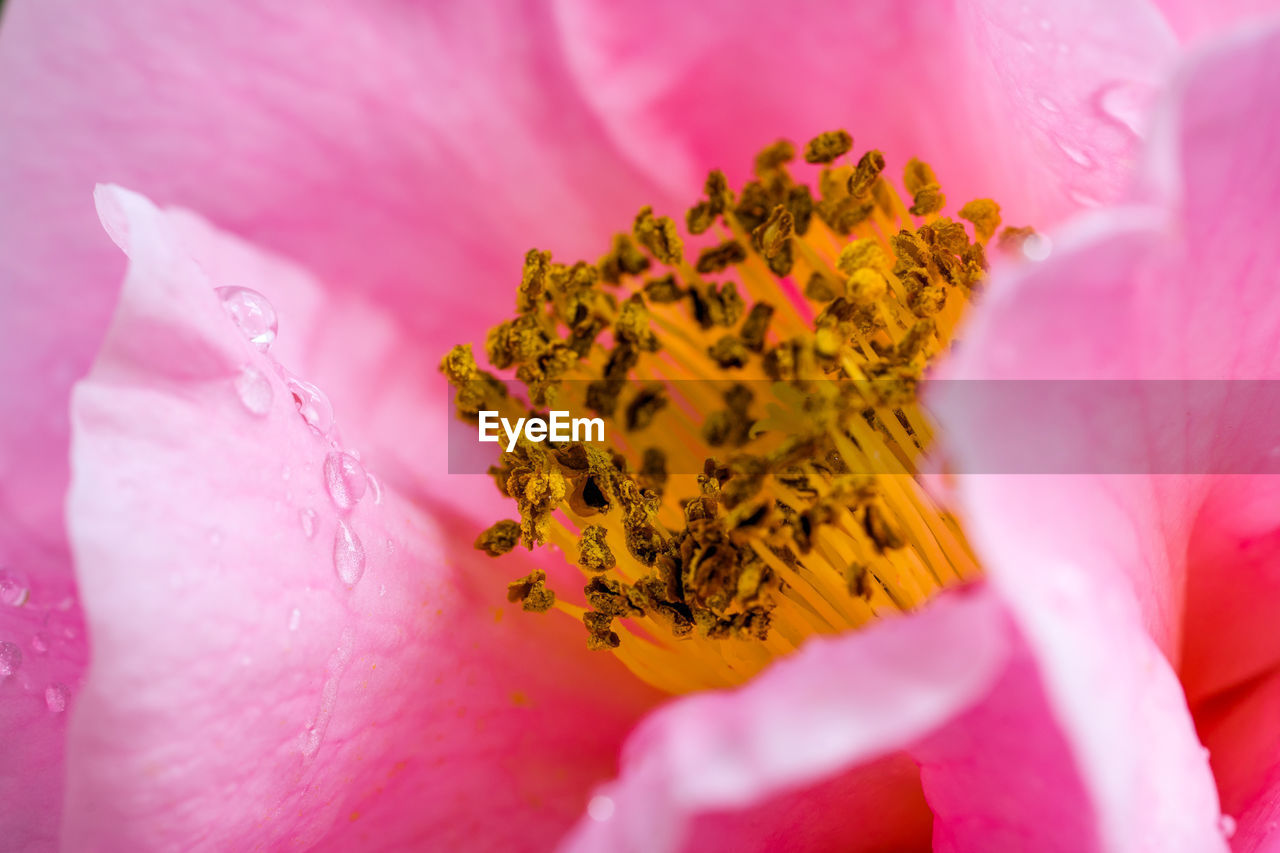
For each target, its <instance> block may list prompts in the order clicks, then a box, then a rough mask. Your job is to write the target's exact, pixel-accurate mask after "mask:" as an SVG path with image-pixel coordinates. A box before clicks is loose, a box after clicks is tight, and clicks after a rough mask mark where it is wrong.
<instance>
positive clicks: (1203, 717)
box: [1196, 671, 1280, 851]
mask: <svg viewBox="0 0 1280 853" xmlns="http://www.w3.org/2000/svg"><path fill="white" fill-rule="evenodd" d="M1196 719H1197V723H1198V725H1199V727H1200V731H1201V733H1202V734H1203V735H1204V741H1205V745H1206V746H1207V747H1208V749H1209V754H1210V760H1211V761H1212V763H1213V772H1214V776H1215V777H1216V778H1217V780H1218V789H1219V790H1220V791H1221V792H1222V810H1223V812H1224V813H1225V814H1228V815H1232V820H1233V821H1234V822H1235V824H1236V826H1237V827H1238V830H1239V831H1238V832H1237V833H1236V835H1235V837H1233V838H1232V839H1231V840H1232V847H1233V848H1234V849H1235V850H1237V851H1254V850H1274V849H1276V847H1277V845H1278V844H1280V833H1278V832H1277V831H1276V828H1277V825H1278V822H1280V761H1277V758H1276V757H1277V756H1278V755H1280V678H1277V674H1276V672H1274V671H1273V672H1271V673H1268V674H1267V675H1265V676H1263V677H1261V678H1258V679H1255V680H1254V681H1252V682H1249V683H1245V684H1242V685H1239V686H1238V687H1236V688H1235V689H1234V690H1231V691H1228V692H1226V693H1223V694H1220V695H1219V696H1217V697H1215V698H1213V699H1210V700H1208V701H1206V702H1204V703H1202V704H1201V705H1200V706H1199V707H1198V708H1197V714H1196Z"/></svg>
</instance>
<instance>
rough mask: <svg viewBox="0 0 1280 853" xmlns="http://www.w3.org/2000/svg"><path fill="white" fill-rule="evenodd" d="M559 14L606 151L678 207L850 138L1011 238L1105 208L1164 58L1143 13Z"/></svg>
mask: <svg viewBox="0 0 1280 853" xmlns="http://www.w3.org/2000/svg"><path fill="white" fill-rule="evenodd" d="M558 9H559V18H560V22H561V26H562V27H563V30H564V32H565V39H564V40H565V45H566V49H567V51H568V55H569V57H570V60H571V63H572V67H573V68H574V69H575V70H576V72H577V74H578V78H579V80H580V81H581V85H582V87H583V90H584V91H585V92H586V93H587V94H588V96H589V97H591V98H592V100H593V103H594V104H595V105H596V108H597V110H598V111H599V113H600V115H601V116H602V117H603V118H604V120H605V122H606V125H607V127H608V128H609V130H610V131H611V133H612V134H613V136H614V139H615V140H616V142H617V144H618V145H619V147H621V148H622V149H623V150H625V151H627V152H628V153H630V155H631V156H632V158H633V160H634V161H635V162H636V164H637V165H638V166H639V167H641V168H645V169H647V170H649V172H650V174H652V175H653V176H654V177H655V180H659V181H662V182H663V183H664V185H665V186H668V187H670V188H672V189H673V191H675V192H678V193H680V194H682V195H687V194H688V193H689V192H690V191H693V190H695V189H696V187H697V186H698V182H700V181H701V179H702V177H703V173H704V172H705V170H706V169H707V168H708V167H709V166H718V167H722V168H724V169H726V170H728V171H729V172H730V174H731V175H732V176H737V177H739V178H741V177H743V176H744V175H745V173H746V168H747V166H749V164H750V162H751V158H752V155H753V154H754V153H755V151H756V150H757V149H759V147H761V146H762V145H764V144H766V143H768V142H771V141H773V140H774V139H776V138H778V137H779V136H788V137H791V138H794V139H798V140H801V141H803V140H805V139H807V138H808V137H810V136H812V135H814V134H816V133H818V132H820V131H824V130H830V129H831V128H833V127H839V126H845V127H848V128H849V130H850V131H852V133H853V134H854V137H855V139H856V140H857V142H858V145H859V146H865V147H868V148H871V147H875V148H882V149H884V150H885V151H886V152H887V153H888V154H889V155H890V157H891V159H892V160H893V161H894V162H895V163H896V164H897V165H896V167H895V168H899V169H900V168H901V166H902V165H903V164H905V161H906V159H907V158H908V157H911V156H920V157H923V158H926V159H928V160H929V161H930V162H931V163H932V164H933V165H934V167H935V168H936V170H937V173H938V175H939V177H940V179H941V181H942V183H943V187H944V189H946V190H947V193H948V196H949V197H950V198H951V199H952V200H953V201H956V202H963V201H965V200H968V199H969V198H974V197H980V196H994V197H996V198H998V199H999V201H1000V203H1001V204H1002V205H1003V206H1004V207H1005V211H1006V214H1007V218H1010V219H1011V221H1013V222H1019V223H1020V222H1026V221H1029V220H1030V221H1034V222H1035V223H1037V224H1047V223H1049V222H1051V221H1053V220H1055V219H1057V218H1059V217H1060V216H1062V215H1063V214H1064V213H1066V212H1068V211H1070V210H1072V209H1074V208H1076V207H1078V206H1079V205H1080V204H1082V203H1090V202H1092V203H1096V202H1097V201H1099V200H1105V199H1108V198H1111V197H1114V195H1115V194H1116V193H1117V192H1118V191H1119V189H1120V188H1121V187H1122V185H1123V178H1124V175H1125V173H1126V171H1127V166H1128V159H1129V156H1130V154H1131V153H1132V150H1133V147H1134V143H1135V142H1136V136H1135V132H1134V130H1135V128H1136V127H1138V126H1140V124H1141V117H1142V113H1143V108H1144V106H1145V101H1146V99H1147V97H1148V93H1149V90H1150V87H1151V85H1152V84H1153V83H1154V82H1155V81H1157V80H1159V79H1160V75H1161V72H1162V70H1163V68H1164V67H1165V65H1166V63H1167V61H1168V60H1169V58H1170V57H1171V55H1172V51H1173V49H1174V46H1175V45H1174V41H1173V38H1172V34H1171V33H1170V32H1169V30H1168V28H1167V26H1166V25H1165V23H1164V21H1163V20H1162V19H1161V18H1160V16H1159V14H1158V13H1156V12H1155V11H1154V10H1153V8H1152V7H1151V6H1150V5H1149V4H1148V3H1146V2H1138V0H1126V2H1120V3H1115V2H1102V0H1098V2H1090V3H1087V4H1085V5H1084V6H1082V5H1081V4H1079V3H1075V4H1070V5H1067V4H1062V3H1053V2H1047V0H1038V1H1037V2H1032V3H1021V4H1010V3H1001V2H985V0H977V2H971V3H961V4H954V5H953V4H950V3H943V2H933V3H924V4H921V3H911V4H903V3H896V2H891V0H873V2H864V3H857V4H848V3H836V2H814V3H806V4H802V5H801V6H799V7H797V6H793V5H787V4H757V5H755V6H753V7H752V8H751V9H750V11H749V12H744V10H742V8H741V6H740V4H735V3H732V2H727V0H726V2H717V3H701V4H697V5H696V6H692V7H691V6H690V5H689V4H687V3H680V2H675V0H665V2H660V3H646V4H635V5H632V4H618V3H601V2H596V0H560V2H559V4H558ZM655 34H661V38H660V39H655ZM655 44H657V45H660V46H661V48H660V49H655V47H654V45H655ZM1072 196H1074V199H1073V198H1072Z"/></svg>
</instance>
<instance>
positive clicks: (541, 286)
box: [441, 131, 1032, 693]
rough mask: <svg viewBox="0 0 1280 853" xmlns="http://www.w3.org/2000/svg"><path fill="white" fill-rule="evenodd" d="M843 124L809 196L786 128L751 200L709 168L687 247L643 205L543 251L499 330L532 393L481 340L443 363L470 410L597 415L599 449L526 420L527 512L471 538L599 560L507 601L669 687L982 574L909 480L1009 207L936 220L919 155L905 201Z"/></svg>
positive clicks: (521, 491)
mask: <svg viewBox="0 0 1280 853" xmlns="http://www.w3.org/2000/svg"><path fill="white" fill-rule="evenodd" d="M852 144H853V140H852V138H851V137H850V136H849V134H848V133H846V132H844V131H835V132H831V133H824V134H822V135H820V136H818V137H817V138H815V139H813V140H812V141H810V142H809V144H808V145H807V146H806V148H805V151H804V160H805V161H806V162H807V163H809V164H812V166H810V167H800V168H801V169H811V170H814V171H816V172H817V188H818V189H817V196H816V197H815V195H814V193H813V191H812V190H811V189H810V187H809V186H808V185H806V184H805V183H802V182H798V181H797V180H796V179H795V177H794V176H793V172H794V171H796V169H795V168H794V167H793V166H792V165H791V164H792V163H793V161H794V159H795V150H794V148H793V147H792V146H791V145H790V144H789V143H787V142H779V143H776V144H774V145H772V146H770V147H768V148H767V149H765V150H764V151H763V152H761V153H760V155H759V156H758V157H757V158H756V163H755V175H756V178H755V180H753V181H751V182H750V183H748V184H746V185H745V186H744V187H743V188H742V189H741V191H740V192H739V193H738V194H737V195H736V196H735V195H734V194H733V193H732V192H731V191H730V189H729V186H728V184H727V181H726V179H725V177H724V175H723V174H722V173H720V172H718V171H716V172H712V173H711V174H710V176H709V177H708V178H707V182H706V188H705V198H704V199H702V200H701V201H699V202H698V203H697V204H696V205H694V207H693V208H691V209H690V210H689V211H688V212H687V215H686V217H685V223H686V227H687V235H688V240H689V243H688V244H686V242H685V240H684V239H683V238H682V237H681V234H680V233H679V231H678V229H677V228H676V225H675V223H674V222H672V220H670V219H669V218H667V217H665V216H657V215H655V214H654V212H653V211H652V210H651V209H650V208H647V207H646V208H644V209H643V210H641V211H640V213H639V215H638V216H637V217H636V219H635V223H634V227H633V228H632V232H631V234H619V235H618V236H616V237H615V238H614V242H613V246H612V248H611V250H610V251H609V252H608V254H606V255H605V256H604V257H603V258H601V259H600V260H599V262H598V263H596V264H594V265H593V264H587V263H581V262H580V263H577V264H574V265H572V266H569V265H563V264H557V263H553V262H552V261H551V257H550V255H549V254H548V253H545V252H538V251H530V252H529V253H528V255H527V256H526V258H525V265H524V272H523V276H522V281H521V283H520V286H519V289H518V292H517V298H516V308H517V315H516V316H515V318H514V319H511V320H509V321H507V322H504V323H502V324H500V325H498V326H497V327H495V328H494V329H493V330H491V332H490V333H489V336H488V339H487V341H486V343H485V353H486V356H487V359H488V361H489V363H490V365H491V366H492V368H494V369H496V370H498V371H509V370H511V369H514V375H515V378H516V380H517V381H518V382H519V383H521V385H522V387H523V392H522V393H521V394H519V395H516V394H512V393H510V392H509V391H508V388H507V385H506V384H505V383H504V382H503V381H502V380H500V379H498V378H497V377H496V376H495V375H494V374H493V373H490V372H487V371H484V370H481V369H480V367H479V366H477V364H476V362H475V360H474V358H473V356H472V351H471V347H470V346H469V345H464V346H458V347H455V348H454V349H453V350H452V351H450V353H449V354H448V355H447V356H446V357H445V359H444V361H443V363H442V366H441V368H442V370H443V371H444V372H445V374H446V375H447V376H448V378H449V380H450V382H451V384H452V385H453V386H454V388H455V399H456V401H457V407H458V410H459V412H460V414H461V415H462V417H463V418H464V419H467V420H470V421H472V422H476V421H477V419H478V413H479V412H481V411H487V410H493V411H497V412H500V413H502V415H503V416H504V417H510V418H511V419H512V421H514V420H515V419H516V418H518V417H525V416H529V415H530V414H531V413H533V410H534V409H543V410H545V409H546V408H548V407H554V408H556V409H577V410H581V411H583V412H587V413H590V414H592V415H593V416H597V417H600V418H602V419H603V420H604V422H605V423H606V424H607V429H606V438H607V442H606V443H605V444H600V443H592V442H578V441H559V442H555V441H553V442H534V441H531V440H529V437H528V434H527V433H526V435H525V436H523V437H518V438H516V439H515V444H514V445H512V447H511V449H510V450H508V451H507V452H504V453H503V454H502V457H501V461H500V464H499V465H498V466H496V467H495V468H493V469H491V473H492V474H493V476H494V478H495V480H496V482H497V484H498V488H499V489H500V490H501V491H502V492H503V493H504V494H506V495H508V496H509V497H511V498H513V499H515V501H516V503H517V505H518V506H519V510H520V520H519V521H514V520H504V521H499V522H498V523H497V524H495V525H493V526H492V527H490V528H489V529H488V530H486V531H484V532H483V533H482V534H481V535H480V537H479V539H478V540H477V542H476V547H477V548H479V549H480V550H483V551H485V552H486V553H488V554H489V555H491V556H498V555H501V554H505V553H507V552H509V551H511V550H512V549H513V548H515V546H516V545H517V544H519V543H520V542H522V541H523V543H524V544H525V545H526V546H527V547H529V548H533V547H534V546H535V545H542V544H545V543H550V544H552V545H555V546H557V547H559V548H560V549H561V550H562V551H563V552H564V554H565V555H566V556H567V557H568V558H569V559H572V560H574V561H576V563H577V566H578V567H579V568H580V570H581V572H582V574H583V576H584V578H585V580H586V584H585V588H584V597H583V598H582V599H578V600H579V601H580V602H581V603H574V602H573V601H570V600H566V598H565V597H564V595H561V596H557V595H556V594H555V593H554V592H553V591H552V590H551V589H549V588H548V585H547V578H546V575H545V573H543V572H541V571H537V572H534V573H532V574H530V575H528V576H527V577H524V578H521V579H519V580H517V581H515V582H514V583H512V584H511V585H510V587H509V598H510V600H511V601H513V602H521V603H522V605H523V608H524V609H525V610H528V611H538V612H541V611H546V610H551V609H556V610H560V611H562V612H563V613H567V614H569V615H571V616H573V617H574V618H575V619H579V620H581V621H582V623H583V624H584V625H585V626H586V642H587V643H588V645H589V646H590V647H591V648H594V649H608V650H611V651H612V652H613V654H615V655H617V656H618V657H619V658H620V659H621V660H622V661H623V662H624V663H625V664H626V665H627V666H628V667H629V668H630V669H631V670H632V671H633V672H635V673H636V674H637V675H638V676H639V677H640V678H642V679H644V680H645V681H647V682H649V683H650V684H653V685H655V686H657V687H659V688H661V689H664V690H667V691H670V692H673V693H674V692H684V691H688V690H694V689H699V688H705V687H714V686H728V685H733V684H737V683H739V682H742V681H744V680H746V679H747V678H749V677H750V676H751V675H753V674H754V673H756V672H757V671H759V670H760V669H761V668H762V667H764V666H765V665H766V664H767V663H768V662H769V661H770V660H772V659H773V658H775V657H777V656H779V655H783V654H786V653H788V652H790V651H791V650H793V649H795V648H796V647H797V646H798V645H800V644H801V643H802V642H803V641H804V640H805V639H806V638H807V637H809V636H811V635H813V634H822V633H834V632H837V631H844V630H848V629H850V628H856V627H858V626H861V625H864V624H866V623H868V622H870V621H872V620H874V619H876V618H877V617H880V616H884V615H887V614H891V613H895V612H900V611H907V610H911V609H912V608H915V607H918V606H919V605H920V604H922V603H923V602H924V601H926V600H927V599H928V598H929V597H930V596H932V595H933V594H934V593H936V592H937V591H938V590H940V589H941V588H943V587H945V586H948V585H951V584H955V583H958V582H962V581H964V580H966V579H970V578H973V577H975V576H976V575H977V573H978V571H979V570H978V567H977V565H976V563H975V561H974V558H973V555H972V553H971V551H970V549H969V547H968V545H967V543H966V542H965V538H964V534H963V532H962V531H961V530H960V528H959V526H958V524H957V522H956V520H955V518H953V517H952V516H951V515H949V514H948V513H947V512H945V511H944V510H943V509H942V508H940V507H939V506H938V505H937V504H936V502H935V501H934V500H933V499H932V498H931V497H930V496H929V494H928V493H927V492H926V491H925V490H924V488H923V487H922V486H921V484H920V482H919V479H918V476H917V475H918V463H919V460H920V459H921V458H922V455H923V453H924V452H925V450H926V448H927V447H928V446H929V442H930V436H931V428H930V424H929V422H928V421H927V419H926V418H925V416H924V413H923V411H922V410H921V408H920V406H919V405H918V401H917V397H916V389H917V385H918V382H919V380H920V378H921V377H922V375H923V374H924V372H925V371H926V370H927V369H928V367H929V365H930V363H931V361H932V360H933V359H934V358H935V356H936V355H937V354H938V353H939V352H941V351H943V350H944V349H945V348H946V347H947V346H948V345H949V343H950V342H951V341H952V340H953V338H954V332H955V329H956V325H957V323H958V322H959V321H960V319H961V317H962V315H963V313H964V311H965V308H966V306H967V304H968V303H969V301H970V300H971V298H972V296H973V294H974V292H975V290H976V289H977V288H979V287H980V284H981V282H982V279H983V276H984V274H985V270H986V268H987V262H986V255H985V248H986V245H987V243H988V242H989V241H990V240H991V239H992V237H993V235H994V233H995V231H996V229H997V228H998V226H999V224H1000V212H999V207H998V206H997V205H996V204H995V203H994V202H992V201H990V200H985V199H983V200H977V201H972V202H969V203H968V204H966V205H964V206H963V207H962V208H961V209H960V211H959V216H960V218H961V219H963V220H966V221H968V223H970V227H971V228H972V231H973V236H972V237H971V236H970V233H969V231H968V230H966V227H965V225H964V224H962V223H961V222H956V221H952V220H950V219H947V218H945V217H942V216H940V215H939V211H941V210H942V208H943V207H944V205H945V204H946V200H945V197H944V196H943V194H942V190H941V188H940V187H939V185H938V182H937V180H936V178H935V177H934V174H933V171H932V170H931V169H930V168H929V166H927V165H926V164H924V163H922V162H920V161H918V160H911V161H910V162H909V163H908V164H907V165H906V168H905V173H904V178H903V185H904V187H905V189H906V192H907V194H908V196H909V197H910V203H909V204H908V203H906V202H904V201H903V197H902V196H900V195H899V194H898V192H897V191H896V190H895V189H894V188H893V186H892V185H891V184H890V183H889V181H888V180H887V179H886V177H885V175H884V174H883V173H884V169H885V160H884V157H883V155H882V154H881V153H880V152H879V151H874V150H873V151H868V152H866V153H865V154H863V155H862V156H861V157H860V158H859V159H858V160H857V161H856V162H853V161H852V158H851V157H849V156H848V155H849V152H850V150H851V149H852ZM1031 233H1032V232H1031V231H1030V229H1026V228H1006V229H1004V230H1003V232H1002V233H1001V236H1000V238H999V240H998V241H997V242H998V243H999V244H1000V246H1001V247H1006V246H1016V245H1018V244H1020V242H1021V241H1022V240H1025V238H1026V237H1027V236H1029V235H1030V234H1031ZM695 246H696V248H695ZM518 397H524V398H525V399H524V401H523V402H522V401H521V400H520V399H518ZM503 446H504V447H505V446H506V445H505V442H504V445H503ZM562 592H563V591H562ZM575 598H576V596H575Z"/></svg>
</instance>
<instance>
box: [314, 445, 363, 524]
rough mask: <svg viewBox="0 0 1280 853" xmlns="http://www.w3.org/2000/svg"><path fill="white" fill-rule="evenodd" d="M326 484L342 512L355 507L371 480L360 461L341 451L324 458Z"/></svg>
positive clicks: (334, 503)
mask: <svg viewBox="0 0 1280 853" xmlns="http://www.w3.org/2000/svg"><path fill="white" fill-rule="evenodd" d="M324 482H325V486H327V487H328V489H329V497H330V498H332V499H333V505H334V506H336V507H337V508H338V509H342V510H347V509H351V507H353V506H355V505H356V503H357V502H358V501H359V500H360V498H362V497H364V493H365V490H366V489H367V488H368V487H369V478H368V477H367V476H366V475H365V473H364V466H363V465H361V464H360V460H358V459H356V458H355V457H354V456H352V455H351V454H350V453H343V452H342V451H339V450H335V451H333V452H331V453H330V454H329V455H328V456H326V457H325V458H324Z"/></svg>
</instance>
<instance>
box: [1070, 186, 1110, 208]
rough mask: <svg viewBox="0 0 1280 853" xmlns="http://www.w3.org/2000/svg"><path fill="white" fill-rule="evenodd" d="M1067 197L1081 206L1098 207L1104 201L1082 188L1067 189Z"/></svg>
mask: <svg viewBox="0 0 1280 853" xmlns="http://www.w3.org/2000/svg"><path fill="white" fill-rule="evenodd" d="M1067 197H1068V198H1070V199H1071V200H1072V201H1074V202H1075V203H1076V204H1078V205H1080V206H1081V207H1098V206H1099V205H1101V204H1102V202H1100V201H1098V199H1096V198H1094V197H1093V196H1091V195H1089V194H1088V193H1087V192H1083V191H1081V190H1075V189H1072V190H1067Z"/></svg>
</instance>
